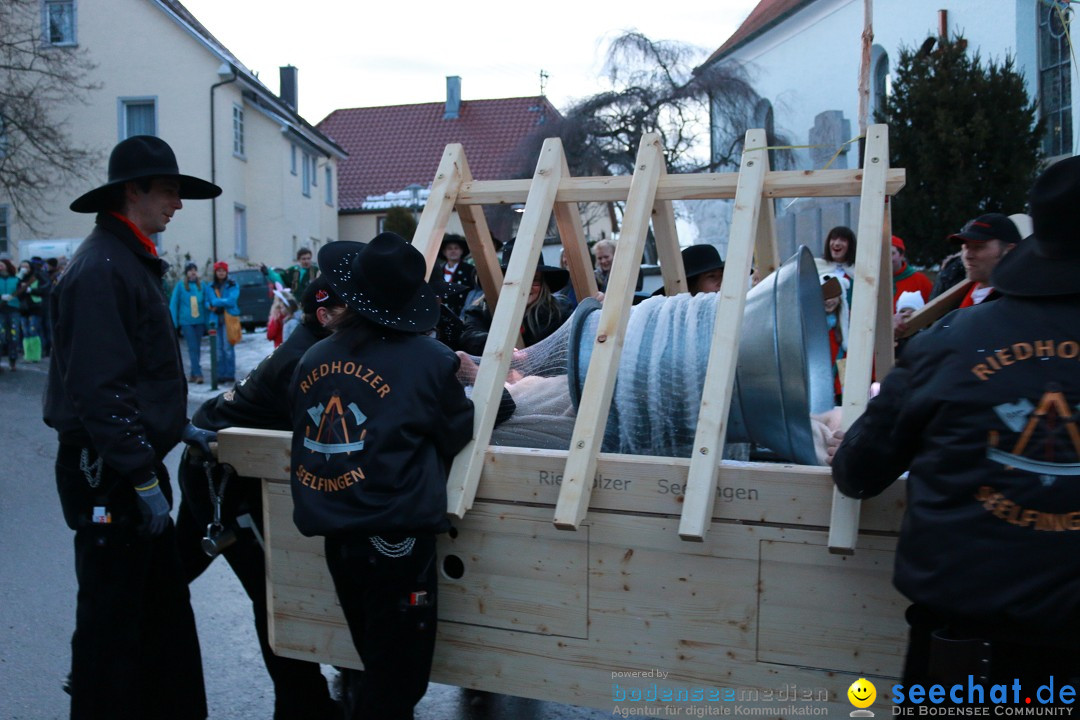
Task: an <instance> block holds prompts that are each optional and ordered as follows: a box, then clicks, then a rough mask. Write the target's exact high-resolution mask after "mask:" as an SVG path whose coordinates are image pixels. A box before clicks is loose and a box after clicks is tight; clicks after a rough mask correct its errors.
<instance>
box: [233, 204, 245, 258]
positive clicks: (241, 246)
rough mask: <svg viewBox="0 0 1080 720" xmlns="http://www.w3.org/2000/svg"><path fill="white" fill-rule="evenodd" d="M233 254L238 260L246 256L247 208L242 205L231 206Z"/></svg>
mask: <svg viewBox="0 0 1080 720" xmlns="http://www.w3.org/2000/svg"><path fill="white" fill-rule="evenodd" d="M233 233H234V238H233V254H234V255H236V257H238V258H246V257H247V256H248V247H247V208H246V207H244V206H243V205H240V204H236V205H233Z"/></svg>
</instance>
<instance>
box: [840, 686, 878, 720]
mask: <svg viewBox="0 0 1080 720" xmlns="http://www.w3.org/2000/svg"><path fill="white" fill-rule="evenodd" d="M847 697H848V701H850V702H851V704H852V705H854V706H855V707H856V708H858V709H856V710H852V711H851V717H874V713H873V711H872V710H867V709H866V708H868V707H870V706H871V705H873V704H874V700H875V699H876V698H877V688H876V687H874V683H872V682H870V681H869V680H867V679H866V678H859V679H858V680H856V681H855V682H853V683H851V687H849V688H848V690H847Z"/></svg>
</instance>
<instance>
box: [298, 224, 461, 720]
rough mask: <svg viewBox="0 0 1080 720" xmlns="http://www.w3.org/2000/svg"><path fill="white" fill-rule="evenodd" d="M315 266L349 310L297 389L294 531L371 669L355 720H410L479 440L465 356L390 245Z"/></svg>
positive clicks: (416, 265)
mask: <svg viewBox="0 0 1080 720" xmlns="http://www.w3.org/2000/svg"><path fill="white" fill-rule="evenodd" d="M319 266H320V267H321V268H322V271H323V274H324V275H325V276H326V277H327V278H328V279H329V281H330V284H331V285H332V286H333V288H334V290H335V291H336V292H337V293H338V295H340V296H341V298H342V300H343V301H344V302H345V305H346V310H345V312H344V313H343V314H342V315H341V317H339V318H338V319H336V320H335V321H334V322H333V323H332V325H331V327H332V328H333V330H334V334H333V335H331V336H330V337H328V338H326V339H325V340H322V341H320V342H318V343H316V344H315V345H314V346H313V347H312V348H311V349H310V350H308V351H307V352H306V353H305V354H304V357H303V358H302V359H301V360H300V363H299V365H298V366H297V368H296V372H295V374H294V375H293V381H292V387H291V389H290V402H291V407H292V418H293V442H292V497H293V506H294V512H293V520H294V521H295V523H296V527H297V528H298V529H299V530H300V532H301V533H303V534H304V535H306V536H322V537H324V538H325V549H326V564H327V567H328V569H329V571H330V576H331V577H332V578H333V582H334V587H335V589H336V590H337V595H338V599H339V601H340V602H341V609H342V611H343V613H344V615H345V619H346V621H347V622H348V625H349V631H350V633H351V634H352V638H353V643H354V644H355V646H356V650H357V652H358V653H359V655H360V659H361V660H362V661H363V663H364V673H363V677H362V679H361V681H360V687H359V692H358V696H359V702H358V703H357V704H356V705H355V706H354V707H353V708H352V711H351V714H350V717H351V718H354V719H355V720H359V718H383V719H385V720H404V719H407V718H412V716H413V707H414V706H415V705H416V703H417V702H419V701H420V699H421V698H422V697H423V696H424V693H425V692H426V691H427V684H428V676H429V675H430V672H431V658H432V653H433V652H434V648H435V626H436V619H437V599H436V594H437V589H438V573H437V569H436V563H435V536H436V535H437V534H438V533H442V532H446V530H448V529H449V526H450V523H449V521H448V520H447V518H446V502H447V496H446V481H447V475H448V473H449V468H450V463H451V461H452V460H453V457H454V456H455V455H456V454H457V453H458V452H459V451H460V450H461V449H462V448H464V447H465V445H466V444H467V443H468V442H469V440H470V439H471V438H472V433H473V405H472V402H471V401H470V400H468V399H467V398H466V397H465V391H464V389H463V388H462V386H461V384H460V383H459V382H458V380H457V377H456V373H457V371H458V367H459V360H458V357H457V355H455V354H454V352H453V351H452V350H450V349H449V348H448V347H446V346H445V345H443V344H442V343H440V342H439V341H438V340H436V339H434V338H431V337H428V336H427V335H426V333H427V332H428V331H429V330H430V329H431V328H433V327H434V326H435V324H436V323H437V322H438V319H439V305H438V302H437V301H436V298H435V294H434V293H433V292H432V291H431V288H430V287H429V286H428V284H427V282H425V280H426V278H427V272H426V270H427V266H426V262H425V260H424V256H423V254H422V253H421V252H420V251H419V250H417V249H416V248H415V247H413V246H412V245H410V244H409V243H408V242H406V241H405V240H404V239H403V238H401V237H400V236H398V235H395V234H394V233H381V234H379V235H377V236H376V237H375V238H374V239H373V240H372V241H371V242H369V243H367V244H366V245H365V244H363V243H357V242H349V241H344V240H339V241H337V242H332V243H328V244H326V245H324V246H323V247H321V248H320V249H319Z"/></svg>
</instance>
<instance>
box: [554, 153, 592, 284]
mask: <svg viewBox="0 0 1080 720" xmlns="http://www.w3.org/2000/svg"><path fill="white" fill-rule="evenodd" d="M562 172H563V178H564V179H566V178H568V177H570V167H569V165H567V163H566V156H565V154H564V155H563V169H562ZM555 226H556V227H558V228H559V238H560V239H561V240H562V246H563V252H564V253H565V254H566V264H567V268H568V269H569V270H570V283H571V285H572V286H573V288H574V294H575V296H576V297H577V298H578V299H579V300H581V299H584V298H587V297H592V296H594V295H596V292H597V289H596V274H595V273H594V272H593V266H592V260H591V259H590V255H589V245H588V242H587V241H586V240H585V228H584V226H583V225H582V224H581V212H580V209H579V207H578V204H577V203H576V202H562V203H561V202H556V203H555Z"/></svg>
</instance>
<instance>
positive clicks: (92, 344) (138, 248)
mask: <svg viewBox="0 0 1080 720" xmlns="http://www.w3.org/2000/svg"><path fill="white" fill-rule="evenodd" d="M220 193H221V188H219V187H217V186H216V185H213V184H212V183H209V182H206V181H205V180H200V179H199V178H195V177H191V176H189V175H182V174H181V173H180V172H179V169H178V167H177V164H176V156H175V155H174V154H173V151H172V148H170V147H169V145H168V144H167V143H166V142H165V141H163V140H161V139H159V138H156V137H151V136H146V135H140V136H136V137H131V138H128V139H127V140H124V141H123V142H121V143H120V144H118V145H117V146H116V147H115V148H114V149H113V151H112V155H111V156H110V158H109V179H108V182H106V183H105V184H104V185H101V186H100V187H97V188H95V189H93V190H91V191H89V192H87V193H85V194H84V195H82V196H81V197H79V198H78V199H76V200H75V201H74V202H73V203H71V209H72V210H74V211H75V212H81V213H96V214H97V217H96V219H95V227H94V230H93V231H92V232H91V233H90V235H89V236H88V237H87V238H86V240H85V241H84V242H83V243H82V244H81V245H80V246H79V249H78V250H77V251H76V252H75V255H74V257H73V258H72V259H71V262H70V263H69V264H68V267H67V270H66V271H65V272H64V275H63V276H62V277H61V279H60V281H59V282H58V283H57V284H56V286H55V288H54V289H53V292H52V297H51V301H50V302H51V307H52V317H53V322H54V332H53V353H52V357H51V358H50V364H49V382H48V387H47V389H46V391H45V402H44V419H45V422H46V424H48V425H49V426H50V427H52V428H54V429H55V430H56V431H57V433H58V435H59V441H60V445H59V449H58V451H57V457H56V486H57V491H58V492H59V495H60V504H61V507H62V508H63V512H64V519H65V520H66V521H67V524H68V526H69V527H70V528H71V529H72V530H74V531H75V572H76V576H77V578H78V582H79V594H78V601H77V609H76V617H75V634H74V637H73V638H72V642H71V650H72V663H71V682H70V692H71V717H72V718H77V719H81V718H110V719H116V718H124V719H125V720H128V719H130V720H136V719H145V718H162V719H170V720H201V719H202V718H205V717H206V694H205V691H204V689H203V677H202V661H201V658H200V654H199V641H198V637H197V636H196V633H195V619H194V616H193V615H192V612H191V604H190V602H189V596H188V588H187V583H186V581H185V580H184V576H183V573H182V571H181V568H180V563H179V558H178V556H177V551H176V541H175V534H174V529H173V525H172V520H171V519H170V517H169V507H170V504H171V497H172V489H171V487H170V484H169V476H168V474H167V473H166V470H165V466H164V464H163V463H162V461H163V460H164V459H165V456H166V454H168V452H169V451H170V450H172V448H173V447H174V446H175V445H176V444H177V443H178V442H180V441H181V440H185V441H188V442H192V443H197V444H200V445H205V444H206V441H207V439H208V435H209V434H208V433H204V432H202V431H198V430H196V429H195V428H193V427H192V426H191V425H190V424H189V423H187V385H186V382H185V379H184V368H183V365H182V364H181V360H180V353H179V347H178V346H177V339H176V328H175V327H174V326H173V323H172V318H171V316H170V313H169V305H168V302H167V301H166V298H165V294H164V291H163V289H162V284H161V278H162V276H163V275H164V274H165V271H166V269H167V268H168V265H167V264H166V263H165V262H163V261H162V260H160V259H159V258H158V257H157V248H156V246H155V244H154V242H153V240H151V239H150V236H151V235H153V234H154V233H160V232H162V231H164V230H165V228H166V226H167V225H168V224H169V222H170V221H171V220H172V218H173V216H174V214H175V213H176V212H177V211H178V210H180V208H181V207H183V203H182V202H181V201H182V200H185V199H189V198H190V199H206V198H212V197H216V196H217V195H219V194H220Z"/></svg>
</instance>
